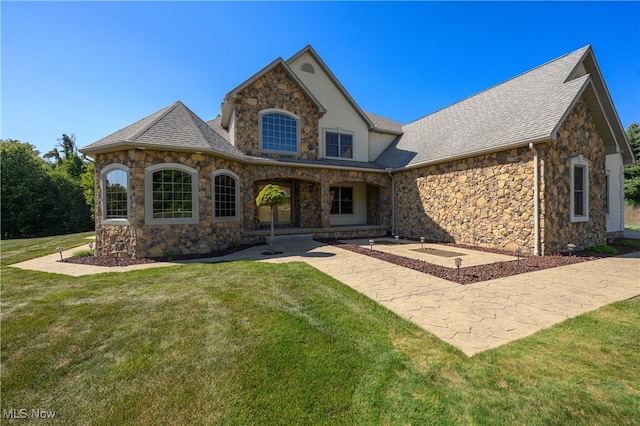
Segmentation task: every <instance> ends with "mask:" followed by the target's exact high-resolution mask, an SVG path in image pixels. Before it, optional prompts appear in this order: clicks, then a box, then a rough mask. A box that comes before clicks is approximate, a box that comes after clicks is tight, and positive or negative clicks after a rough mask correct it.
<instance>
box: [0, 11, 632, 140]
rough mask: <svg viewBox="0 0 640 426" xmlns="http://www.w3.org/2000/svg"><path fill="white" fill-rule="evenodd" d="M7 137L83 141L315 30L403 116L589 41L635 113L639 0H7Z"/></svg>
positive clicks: (620, 102) (195, 97) (283, 51)
mask: <svg viewBox="0 0 640 426" xmlns="http://www.w3.org/2000/svg"><path fill="white" fill-rule="evenodd" d="M0 8H1V9H0V13H1V31H2V41H1V43H2V46H1V47H2V53H1V54H2V56H1V60H2V75H1V83H2V95H1V96H2V97H1V108H2V109H1V131H0V138H2V139H8V138H11V139H19V140H21V141H23V142H30V143H32V144H34V145H35V146H36V147H37V149H38V150H40V152H41V153H45V152H47V151H49V150H50V149H52V148H53V147H54V146H55V144H56V143H57V140H58V139H59V138H60V137H61V135H62V134H63V133H67V134H71V133H74V134H75V135H76V140H77V143H78V145H79V146H85V145H88V144H90V143H92V142H95V141H96V140H98V139H100V138H102V137H104V136H107V135H108V134H110V133H113V132H115V131H116V130H119V129H120V128H122V127H124V126H127V125H129V124H131V123H133V122H135V121H137V120H139V119H141V118H143V117H145V116H147V115H149V114H151V113H153V112H155V111H157V110H159V109H161V108H163V107H165V106H167V105H170V104H171V103H173V102H175V101H176V100H181V101H182V102H184V103H185V105H187V106H188V107H189V108H190V109H191V110H193V111H194V112H195V113H196V114H198V115H199V116H200V117H201V118H203V119H205V120H208V119H211V118H214V117H215V116H216V115H217V114H218V112H219V109H220V103H221V101H222V98H223V97H224V95H225V94H226V93H227V92H228V91H230V90H231V89H233V88H234V87H235V86H237V85H238V84H240V83H241V82H243V81H244V80H246V79H247V78H249V77H250V76H252V75H253V74H254V73H256V72H257V71H259V70H260V69H261V68H263V67H264V66H265V65H267V64H269V63H270V62H271V61H273V60H274V59H276V58H278V57H282V58H284V59H288V58H289V57H291V56H292V55H293V54H295V53H296V52H298V51H299V50H300V49H302V48H303V47H305V46H306V45H307V44H311V45H312V46H313V48H314V49H315V50H316V51H317V52H318V54H319V55H320V56H321V57H322V58H323V60H324V61H325V63H326V64H327V65H328V66H329V68H330V69H331V70H332V71H333V73H334V74H335V75H336V77H337V78H338V79H339V80H340V81H341V82H342V84H343V85H344V87H345V88H346V89H347V91H349V93H350V94H351V96H352V97H353V98H354V99H355V100H356V102H358V104H359V105H360V106H361V107H362V108H363V109H364V110H366V111H370V112H374V113H376V114H380V115H383V116H385V117H388V118H391V119H394V120H397V121H400V122H402V123H408V122H410V121H413V120H415V119H418V118H420V117H422V116H425V115H428V114H429V113H431V112H434V111H437V110H439V109H441V108H443V107H446V106H448V105H450V104H452V103H454V102H457V101H459V100H462V99H464V98H466V97H469V96H471V95H473V94H475V93H477V92H479V91H481V90H484V89H486V88H488V87H491V86H493V85H496V84H498V83H500V82H502V81H504V80H506V79H509V78H511V77H513V76H515V75H518V74H520V73H522V72H525V71H527V70H529V69H531V68H534V67H536V66H538V65H541V64H543V63H545V62H548V61H550V60H552V59H555V58H557V57H559V56H561V55H563V54H565V53H569V52H571V51H573V50H576V49H578V48H581V47H583V46H585V45H587V44H591V45H592V46H593V48H594V52H595V55H596V59H597V60H598V63H599V65H600V69H601V71H602V73H603V75H604V78H605V81H606V83H607V85H608V88H609V91H610V94H611V97H612V99H613V101H614V104H615V106H616V108H617V111H618V114H619V116H620V120H621V122H622V125H623V126H624V127H625V128H626V127H627V126H628V125H629V124H631V123H632V122H634V121H640V2H637V1H636V2H491V3H489V2H402V3H401V2H255V3H253V2H188V3H186V2H7V1H2V2H1V3H0Z"/></svg>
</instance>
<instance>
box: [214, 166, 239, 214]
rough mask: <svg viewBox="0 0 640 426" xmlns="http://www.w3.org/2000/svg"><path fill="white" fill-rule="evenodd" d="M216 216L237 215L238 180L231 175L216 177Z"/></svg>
mask: <svg viewBox="0 0 640 426" xmlns="http://www.w3.org/2000/svg"><path fill="white" fill-rule="evenodd" d="M214 185H215V200H214V203H215V208H214V210H215V213H214V214H215V217H234V216H235V215H236V181H235V179H234V178H232V177H231V176H229V175H219V176H216V177H215V183H214Z"/></svg>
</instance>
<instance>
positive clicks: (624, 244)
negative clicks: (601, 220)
mask: <svg viewBox="0 0 640 426" xmlns="http://www.w3.org/2000/svg"><path fill="white" fill-rule="evenodd" d="M616 245H617V246H621V247H640V241H634V240H618V241H616Z"/></svg>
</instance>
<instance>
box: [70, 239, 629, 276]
mask: <svg viewBox="0 0 640 426" xmlns="http://www.w3.org/2000/svg"><path fill="white" fill-rule="evenodd" d="M317 241H319V242H322V243H324V244H330V245H333V246H336V247H340V248H342V249H345V250H350V251H352V252H355V253H360V254H364V255H366V256H371V257H374V258H376V259H380V260H383V261H385V262H389V263H393V264H395V265H399V266H402V267H405V268H410V269H413V270H415V271H419V272H423V273H425V274H429V275H433V276H435V277H438V278H442V279H445V280H449V281H453V282H456V283H459V284H472V283H477V282H481V281H487V280H493V279H496V278H502V277H508V276H511V275H517V274H522V273H525V272H533V271H540V270H543V269H549V268H555V267H558V266H565V265H572V264H575V263H581V262H586V261H590V260H595V259H600V258H603V257H611V256H614V254H612V253H607V252H606V251H609V250H597V251H596V252H592V251H577V252H574V253H572V254H571V255H569V254H552V255H547V256H523V257H521V258H520V261H517V260H513V261H507V262H495V263H490V264H486V265H478V266H467V267H461V268H460V271H459V272H458V270H457V269H456V268H455V267H451V268H447V267H444V266H439V265H434V264H432V263H428V262H425V261H423V260H417V259H411V258H407V257H404V256H398V255H394V254H390V253H386V252H382V251H379V250H375V249H374V250H371V249H369V248H364V247H359V246H356V245H353V244H349V243H345V242H342V241H339V240H336V239H317ZM257 245H264V244H244V245H240V246H238V247H235V248H232V247H229V248H227V249H222V250H216V251H212V252H210V253H206V254H193V255H174V256H173V259H172V260H174V261H179V260H191V259H206V258H210V257H219V256H226V255H228V254H232V253H235V252H237V251H240V250H245V249H247V248H250V247H255V246H257ZM442 246H443V247H451V248H456V247H458V248H465V249H470V250H477V251H485V252H489V253H497V254H504V255H508V256H513V255H514V254H513V253H512V252H510V251H506V250H500V249H492V248H485V247H476V246H470V245H465V244H453V243H442ZM609 247H613V248H615V249H616V254H615V255H621V254H627V253H632V252H636V251H640V241H638V240H630V239H620V240H616V241H614V242H613V243H612V244H611V246H609ZM598 251H605V252H598ZM167 260H168V259H167V258H166V257H162V258H160V257H157V258H139V259H131V258H123V257H120V258H118V259H117V262H116V258H115V257H114V256H87V257H71V258H67V259H65V260H64V262H69V263H78V264H84V265H95V266H128V265H137V264H144V263H154V262H166V261H167Z"/></svg>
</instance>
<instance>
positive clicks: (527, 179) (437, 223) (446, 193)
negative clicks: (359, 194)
mask: <svg viewBox="0 0 640 426" xmlns="http://www.w3.org/2000/svg"><path fill="white" fill-rule="evenodd" d="M533 191H534V184H533V154H532V152H531V151H530V150H529V149H528V148H519V149H512V150H508V151H502V152H498V153H493V154H487V155H482V156H478V157H473V158H467V159H463V160H459V161H452V162H448V163H442V164H437V165H430V166H427V167H422V168H417V169H412V170H408V171H406V172H402V173H399V174H397V176H396V194H395V205H396V208H395V217H396V224H395V225H396V234H399V235H401V236H407V237H420V236H423V237H425V238H427V239H428V240H432V241H446V242H457V243H462V244H474V245H479V246H486V247H497V248H502V249H508V250H513V249H515V248H517V247H519V248H521V249H523V250H524V251H525V252H530V253H531V252H533V245H534V238H533V235H534V218H533Z"/></svg>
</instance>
